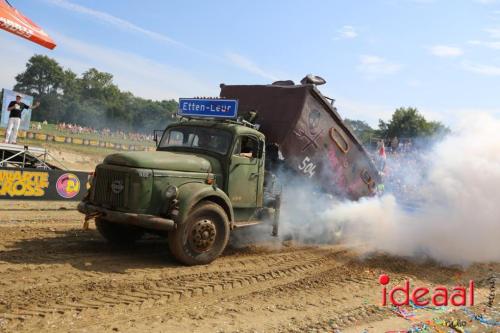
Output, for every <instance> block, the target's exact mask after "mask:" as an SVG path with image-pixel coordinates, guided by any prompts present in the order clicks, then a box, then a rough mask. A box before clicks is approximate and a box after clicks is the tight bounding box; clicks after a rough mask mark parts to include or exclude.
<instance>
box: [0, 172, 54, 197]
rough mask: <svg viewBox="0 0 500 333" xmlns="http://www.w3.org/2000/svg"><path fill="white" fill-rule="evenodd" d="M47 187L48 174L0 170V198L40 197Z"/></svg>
mask: <svg viewBox="0 0 500 333" xmlns="http://www.w3.org/2000/svg"><path fill="white" fill-rule="evenodd" d="M48 187H49V173H48V172H31V171H17V170H16V171H12V170H0V196H6V195H8V196H11V197H17V196H20V197H42V196H43V195H44V194H45V189H46V188H48Z"/></svg>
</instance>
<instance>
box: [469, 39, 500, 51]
mask: <svg viewBox="0 0 500 333" xmlns="http://www.w3.org/2000/svg"><path fill="white" fill-rule="evenodd" d="M467 43H468V44H470V45H477V46H484V47H487V48H490V49H494V50H500V41H498V42H485V41H480V40H471V41H468V42H467Z"/></svg>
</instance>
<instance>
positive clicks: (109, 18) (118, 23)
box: [45, 0, 184, 46]
mask: <svg viewBox="0 0 500 333" xmlns="http://www.w3.org/2000/svg"><path fill="white" fill-rule="evenodd" d="M45 1H46V2H47V3H49V4H52V5H55V6H58V7H60V8H64V9H67V10H70V11H73V12H76V13H80V14H84V15H87V16H90V17H92V18H94V19H97V20H100V21H102V22H105V23H108V24H111V25H113V26H115V27H117V28H119V29H121V30H125V31H133V32H136V33H141V34H143V35H145V36H147V37H149V38H152V39H155V40H158V41H162V42H166V43H170V44H174V45H178V46H184V44H182V43H181V42H178V41H176V40H175V39H173V38H171V37H169V36H167V35H164V34H160V33H158V32H154V31H151V30H148V29H145V28H143V27H140V26H138V25H136V24H134V23H132V22H129V21H127V20H124V19H121V18H119V17H116V16H113V15H111V14H108V13H106V12H102V11H98V10H95V9H91V8H88V7H84V6H81V5H78V4H75V3H72V2H70V1H66V0H45Z"/></svg>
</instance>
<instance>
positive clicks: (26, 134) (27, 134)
mask: <svg viewBox="0 0 500 333" xmlns="http://www.w3.org/2000/svg"><path fill="white" fill-rule="evenodd" d="M18 136H19V137H20V138H27V139H31V140H38V141H45V142H56V143H66V144H74V145H83V146H90V147H99V148H110V149H118V150H127V151H145V150H155V148H154V147H151V146H145V145H137V144H126V143H116V142H109V141H106V140H97V139H85V138H75V137H71V136H63V135H53V134H46V133H40V132H33V131H19V135H18ZM3 137H5V128H0V138H3Z"/></svg>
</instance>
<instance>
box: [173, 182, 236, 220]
mask: <svg viewBox="0 0 500 333" xmlns="http://www.w3.org/2000/svg"><path fill="white" fill-rule="evenodd" d="M177 199H178V202H179V215H178V216H177V219H176V222H177V223H183V222H184V221H185V220H186V218H187V217H188V215H189V212H190V211H191V209H192V208H193V207H194V206H195V205H196V204H197V203H199V202H200V201H202V200H208V201H212V202H214V203H216V204H218V205H219V206H221V207H222V208H223V209H224V211H225V212H226V214H227V218H228V220H229V222H230V223H231V224H232V222H233V221H234V212H233V206H232V205H231V201H230V200H229V197H228V196H227V195H226V193H224V191H222V190H221V189H219V188H218V187H216V186H212V185H208V184H204V183H187V184H184V185H181V186H179V195H178V197H177Z"/></svg>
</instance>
